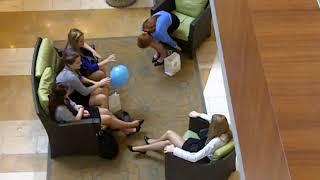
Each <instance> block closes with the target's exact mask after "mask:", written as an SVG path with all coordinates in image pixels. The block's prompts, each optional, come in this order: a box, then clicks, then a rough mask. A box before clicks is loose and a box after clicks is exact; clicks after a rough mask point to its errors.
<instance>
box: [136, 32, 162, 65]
mask: <svg viewBox="0 0 320 180" xmlns="http://www.w3.org/2000/svg"><path fill="white" fill-rule="evenodd" d="M137 45H138V47H140V48H147V47H149V46H150V47H152V48H153V49H155V50H156V55H154V56H153V58H152V63H154V66H160V65H162V64H163V63H164V58H166V57H167V56H168V51H167V49H166V48H165V47H164V45H163V44H162V43H160V42H159V41H157V40H155V39H154V38H153V37H152V36H151V35H149V34H148V33H142V34H141V35H140V36H138V39H137Z"/></svg>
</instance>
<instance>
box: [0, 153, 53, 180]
mask: <svg viewBox="0 0 320 180" xmlns="http://www.w3.org/2000/svg"><path fill="white" fill-rule="evenodd" d="M47 158H48V157H47V154H10V155H2V157H1V159H0V160H1V162H0V173H8V172H46V171H47ZM0 179H1V178H0ZM1 180H2V179H1Z"/></svg>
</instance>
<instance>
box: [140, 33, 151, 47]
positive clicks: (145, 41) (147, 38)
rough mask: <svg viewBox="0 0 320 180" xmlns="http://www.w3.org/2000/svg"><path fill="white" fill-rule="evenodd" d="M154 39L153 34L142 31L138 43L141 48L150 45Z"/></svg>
mask: <svg viewBox="0 0 320 180" xmlns="http://www.w3.org/2000/svg"><path fill="white" fill-rule="evenodd" d="M151 41H152V36H151V35H150V34H148V33H142V34H140V36H138V39H137V45H138V47H139V48H146V47H148V46H150V43H151Z"/></svg>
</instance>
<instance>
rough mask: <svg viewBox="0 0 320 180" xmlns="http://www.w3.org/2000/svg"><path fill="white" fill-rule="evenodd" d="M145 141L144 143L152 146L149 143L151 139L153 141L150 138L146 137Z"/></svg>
mask: <svg viewBox="0 0 320 180" xmlns="http://www.w3.org/2000/svg"><path fill="white" fill-rule="evenodd" d="M143 139H144V142H145V143H146V144H150V143H149V139H151V138H149V137H148V136H144V137H143Z"/></svg>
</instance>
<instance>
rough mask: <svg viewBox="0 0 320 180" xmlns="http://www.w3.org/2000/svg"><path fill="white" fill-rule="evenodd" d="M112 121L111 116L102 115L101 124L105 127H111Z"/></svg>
mask: <svg viewBox="0 0 320 180" xmlns="http://www.w3.org/2000/svg"><path fill="white" fill-rule="evenodd" d="M111 119H112V117H111V116H110V115H101V122H102V124H104V125H109V123H110V120H111Z"/></svg>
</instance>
